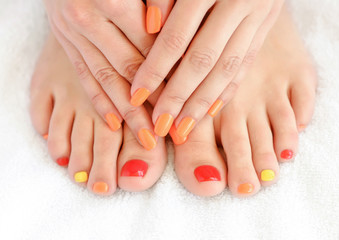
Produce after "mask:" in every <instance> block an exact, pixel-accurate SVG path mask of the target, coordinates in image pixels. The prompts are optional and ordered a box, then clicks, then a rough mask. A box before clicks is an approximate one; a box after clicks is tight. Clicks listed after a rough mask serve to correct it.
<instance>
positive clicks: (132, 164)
mask: <svg viewBox="0 0 339 240" xmlns="http://www.w3.org/2000/svg"><path fill="white" fill-rule="evenodd" d="M147 170H148V164H147V163H146V162H145V161H142V160H138V159H133V160H130V161H128V162H126V163H125V165H124V166H123V167H122V169H121V174H120V175H121V176H122V177H143V176H145V175H146V173H147Z"/></svg>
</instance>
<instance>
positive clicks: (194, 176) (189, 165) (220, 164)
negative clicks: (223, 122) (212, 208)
mask: <svg viewBox="0 0 339 240" xmlns="http://www.w3.org/2000/svg"><path fill="white" fill-rule="evenodd" d="M212 121H213V120H212V119H211V118H210V117H208V116H207V117H205V118H204V119H203V120H202V121H200V122H199V124H198V125H197V126H196V127H195V128H194V130H193V131H192V132H191V133H190V135H189V137H188V138H187V140H186V142H185V143H184V144H180V145H175V171H176V173H177V176H178V178H179V180H180V181H181V183H182V184H183V185H184V187H185V188H186V189H187V190H188V191H190V192H191V193H193V194H196V195H199V196H213V195H217V194H219V193H220V192H222V191H223V190H224V189H225V187H226V164H225V161H224V159H223V158H222V156H221V155H220V153H219V151H218V148H217V145H216V143H215V136H214V129H213V123H212Z"/></svg>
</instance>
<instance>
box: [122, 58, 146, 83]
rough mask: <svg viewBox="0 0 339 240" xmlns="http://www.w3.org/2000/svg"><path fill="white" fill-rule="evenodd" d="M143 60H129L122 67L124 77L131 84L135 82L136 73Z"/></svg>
mask: <svg viewBox="0 0 339 240" xmlns="http://www.w3.org/2000/svg"><path fill="white" fill-rule="evenodd" d="M141 63H142V60H134V59H133V60H128V61H126V62H125V63H124V64H123V65H122V66H123V67H122V76H123V77H125V78H126V79H127V80H129V81H130V82H131V81H132V80H133V78H134V76H135V74H136V72H137V71H138V69H139V67H140V65H141Z"/></svg>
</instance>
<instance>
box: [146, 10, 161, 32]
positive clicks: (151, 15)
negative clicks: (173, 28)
mask: <svg viewBox="0 0 339 240" xmlns="http://www.w3.org/2000/svg"><path fill="white" fill-rule="evenodd" d="M160 28H161V10H160V8H158V7H156V6H150V7H148V8H147V14H146V29H147V32H148V33H150V34H153V33H157V32H159V31H160Z"/></svg>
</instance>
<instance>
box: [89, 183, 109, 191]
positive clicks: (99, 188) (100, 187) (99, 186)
mask: <svg viewBox="0 0 339 240" xmlns="http://www.w3.org/2000/svg"><path fill="white" fill-rule="evenodd" d="M92 190H93V192H95V193H107V192H108V185H107V183H105V182H96V183H94V184H93V187H92Z"/></svg>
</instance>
